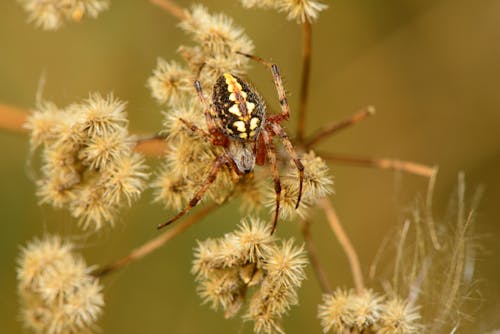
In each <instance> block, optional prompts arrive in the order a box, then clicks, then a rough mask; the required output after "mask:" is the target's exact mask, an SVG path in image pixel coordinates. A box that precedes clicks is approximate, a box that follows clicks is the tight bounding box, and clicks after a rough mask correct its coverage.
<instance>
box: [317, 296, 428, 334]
mask: <svg viewBox="0 0 500 334" xmlns="http://www.w3.org/2000/svg"><path fill="white" fill-rule="evenodd" d="M318 317H319V319H320V321H321V326H322V328H323V332H325V333H327V332H332V333H335V334H343V333H377V334H416V333H420V332H421V330H422V327H421V325H420V323H419V320H420V315H419V313H418V308H416V307H413V306H411V305H410V304H409V303H408V302H406V301H404V300H402V299H400V298H398V297H395V298H391V299H386V298H385V297H383V296H381V295H378V294H376V293H374V292H372V291H371V290H365V291H363V292H361V293H357V292H355V291H354V290H349V291H346V290H342V289H337V290H336V291H335V292H334V293H332V294H325V295H324V296H323V303H322V304H321V305H319V307H318Z"/></svg>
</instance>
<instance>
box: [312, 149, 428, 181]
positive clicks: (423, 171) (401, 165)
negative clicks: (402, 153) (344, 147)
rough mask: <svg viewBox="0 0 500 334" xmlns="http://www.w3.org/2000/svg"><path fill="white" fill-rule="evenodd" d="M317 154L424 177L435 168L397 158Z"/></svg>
mask: <svg viewBox="0 0 500 334" xmlns="http://www.w3.org/2000/svg"><path fill="white" fill-rule="evenodd" d="M318 154H319V155H320V156H321V157H322V158H323V159H325V160H327V161H332V162H338V163H344V164H349V165H357V166H363V167H375V168H380V169H393V170H397V171H403V172H407V173H410V174H415V175H421V176H425V177H432V175H433V174H434V173H435V169H436V167H431V166H427V165H422V164H419V163H416V162H410V161H402V160H397V159H387V158H367V157H356V156H352V155H344V154H335V153H318Z"/></svg>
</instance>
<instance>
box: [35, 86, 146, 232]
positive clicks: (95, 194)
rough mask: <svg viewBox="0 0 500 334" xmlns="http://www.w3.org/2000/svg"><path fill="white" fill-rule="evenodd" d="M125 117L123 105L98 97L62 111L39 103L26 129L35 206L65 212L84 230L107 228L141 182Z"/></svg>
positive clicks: (140, 187) (140, 166)
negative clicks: (36, 156) (37, 161)
mask: <svg viewBox="0 0 500 334" xmlns="http://www.w3.org/2000/svg"><path fill="white" fill-rule="evenodd" d="M126 116H127V115H126V113H125V103H123V102H121V101H119V100H117V99H116V98H114V97H113V96H112V95H109V96H108V97H106V98H104V97H102V96H101V95H99V94H91V95H90V97H89V98H88V99H87V100H84V101H82V102H80V103H76V104H72V105H70V106H68V107H66V108H63V109H62V108H58V107H57V106H56V105H55V104H53V103H50V102H45V103H43V104H42V105H41V106H39V108H38V109H37V110H36V111H35V112H33V114H32V115H31V116H30V117H29V119H28V122H27V124H26V127H27V128H28V129H30V130H31V147H32V150H35V149H37V148H39V147H40V148H41V164H42V167H41V175H40V176H39V177H38V179H37V186H38V189H37V195H38V197H39V198H40V203H46V204H51V205H52V206H54V207H56V208H62V207H64V208H67V209H69V211H70V212H71V214H72V216H74V217H75V218H77V219H78V220H79V222H80V225H81V227H82V228H84V229H90V230H94V231H95V230H99V229H100V228H101V227H102V226H103V225H104V224H105V223H106V224H113V222H114V220H115V219H116V214H117V213H118V211H119V209H120V208H122V207H123V206H124V205H130V204H131V203H132V202H133V201H134V200H135V199H137V198H138V197H139V195H140V194H141V192H142V191H143V189H144V187H145V180H146V178H147V174H146V173H145V165H144V161H143V158H142V156H141V155H139V154H138V153H135V152H134V151H133V148H134V139H133V137H131V136H130V135H129V134H128V130H127V126H128V120H127V118H126Z"/></svg>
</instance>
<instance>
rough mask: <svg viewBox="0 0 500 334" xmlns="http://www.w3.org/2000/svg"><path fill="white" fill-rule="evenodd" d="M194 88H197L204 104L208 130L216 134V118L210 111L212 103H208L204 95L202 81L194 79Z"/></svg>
mask: <svg viewBox="0 0 500 334" xmlns="http://www.w3.org/2000/svg"><path fill="white" fill-rule="evenodd" d="M194 88H195V89H196V93H197V94H198V98H199V99H200V102H201V104H202V105H203V109H204V113H205V120H206V122H207V127H208V132H210V134H214V133H215V132H217V127H216V126H215V123H214V120H213V119H212V115H211V113H210V105H209V104H208V102H207V100H206V99H205V96H204V95H203V89H202V88H201V83H200V81H198V80H195V81H194Z"/></svg>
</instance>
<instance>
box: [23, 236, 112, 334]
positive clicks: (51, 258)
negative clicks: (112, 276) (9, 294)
mask: <svg viewBox="0 0 500 334" xmlns="http://www.w3.org/2000/svg"><path fill="white" fill-rule="evenodd" d="M73 249H74V246H73V245H72V244H70V243H68V242H64V241H62V240H61V239H60V238H59V237H57V236H47V237H45V238H43V239H41V240H34V241H32V242H30V243H28V245H27V246H26V247H24V248H22V250H21V255H20V257H19V259H18V268H17V278H18V281H19V286H18V291H19V296H20V299H21V306H22V311H21V316H22V320H23V323H24V325H25V326H26V327H28V328H31V329H33V330H34V331H35V332H36V333H50V334H64V333H76V332H88V331H89V329H90V328H92V327H94V326H95V323H96V321H97V320H98V318H99V316H100V315H101V313H102V308H103V306H104V300H103V296H102V287H101V285H100V284H99V281H98V280H97V278H95V277H94V276H91V275H90V272H91V271H92V268H91V267H88V266H87V265H86V264H85V261H84V260H83V258H82V257H81V256H79V255H77V254H74V253H73Z"/></svg>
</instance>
